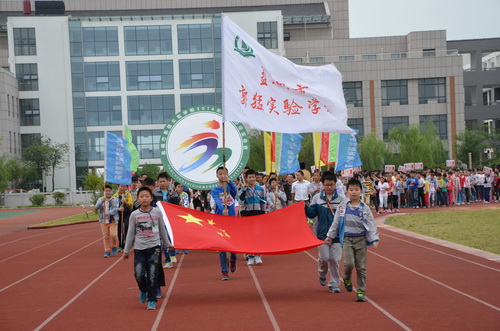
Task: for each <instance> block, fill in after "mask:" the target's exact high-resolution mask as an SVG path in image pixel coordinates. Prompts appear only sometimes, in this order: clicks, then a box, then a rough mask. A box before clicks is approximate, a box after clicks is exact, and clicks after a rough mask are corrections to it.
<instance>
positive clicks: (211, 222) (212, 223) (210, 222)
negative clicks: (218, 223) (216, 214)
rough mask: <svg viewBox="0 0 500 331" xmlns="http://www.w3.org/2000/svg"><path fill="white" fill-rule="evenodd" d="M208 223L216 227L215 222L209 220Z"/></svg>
mask: <svg viewBox="0 0 500 331" xmlns="http://www.w3.org/2000/svg"><path fill="white" fill-rule="evenodd" d="M207 223H208V224H210V225H215V222H214V220H208V221H207Z"/></svg>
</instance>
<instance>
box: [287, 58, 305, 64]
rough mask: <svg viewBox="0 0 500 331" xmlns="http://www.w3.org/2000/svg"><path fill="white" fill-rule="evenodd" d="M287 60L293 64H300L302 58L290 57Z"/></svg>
mask: <svg viewBox="0 0 500 331" xmlns="http://www.w3.org/2000/svg"><path fill="white" fill-rule="evenodd" d="M289 60H290V61H292V62H293V63H295V64H301V63H302V58H301V57H295V58H291V59H289Z"/></svg>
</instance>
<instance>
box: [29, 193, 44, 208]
mask: <svg viewBox="0 0 500 331" xmlns="http://www.w3.org/2000/svg"><path fill="white" fill-rule="evenodd" d="M45 199H46V197H45V195H44V194H35V195H32V196H31V197H30V202H31V204H32V205H33V206H43V204H44V203H45Z"/></svg>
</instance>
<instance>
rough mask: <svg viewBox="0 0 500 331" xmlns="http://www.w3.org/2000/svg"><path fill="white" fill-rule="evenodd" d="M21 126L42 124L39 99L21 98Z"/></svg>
mask: <svg viewBox="0 0 500 331" xmlns="http://www.w3.org/2000/svg"><path fill="white" fill-rule="evenodd" d="M19 108H20V111H21V126H39V125H40V103H39V100H38V99H20V100H19Z"/></svg>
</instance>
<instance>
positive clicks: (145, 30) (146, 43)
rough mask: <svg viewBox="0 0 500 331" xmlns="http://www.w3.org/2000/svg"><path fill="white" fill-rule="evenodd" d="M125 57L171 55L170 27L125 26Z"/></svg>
mask: <svg viewBox="0 0 500 331" xmlns="http://www.w3.org/2000/svg"><path fill="white" fill-rule="evenodd" d="M124 32H125V55H159V54H172V28H171V26H170V25H148V26H126V27H125V28H124Z"/></svg>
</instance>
